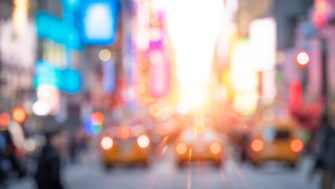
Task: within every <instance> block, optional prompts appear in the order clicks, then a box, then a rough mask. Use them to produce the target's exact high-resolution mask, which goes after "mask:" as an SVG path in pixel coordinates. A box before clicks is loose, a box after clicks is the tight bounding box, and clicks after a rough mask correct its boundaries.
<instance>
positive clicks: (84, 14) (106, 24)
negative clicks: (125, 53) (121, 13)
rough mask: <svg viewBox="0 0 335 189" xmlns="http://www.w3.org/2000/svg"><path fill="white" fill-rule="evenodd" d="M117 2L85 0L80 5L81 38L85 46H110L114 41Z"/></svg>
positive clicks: (115, 0) (114, 0)
mask: <svg viewBox="0 0 335 189" xmlns="http://www.w3.org/2000/svg"><path fill="white" fill-rule="evenodd" d="M118 7H119V4H118V1H117V0H86V1H83V3H82V5H81V19H82V21H81V37H82V41H83V43H85V44H91V45H111V44H113V43H114V42H115V40H116V34H117V33H116V30H117V22H118V9H119V8H118Z"/></svg>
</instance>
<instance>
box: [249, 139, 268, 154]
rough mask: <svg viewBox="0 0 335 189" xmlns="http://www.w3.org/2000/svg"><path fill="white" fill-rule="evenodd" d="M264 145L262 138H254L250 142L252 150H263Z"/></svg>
mask: <svg viewBox="0 0 335 189" xmlns="http://www.w3.org/2000/svg"><path fill="white" fill-rule="evenodd" d="M264 147H265V144H264V142H263V140H261V139H255V140H254V141H252V143H251V149H252V150H253V151H254V152H261V151H262V150H264Z"/></svg>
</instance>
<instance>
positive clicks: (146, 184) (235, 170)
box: [9, 149, 318, 189]
mask: <svg viewBox="0 0 335 189" xmlns="http://www.w3.org/2000/svg"><path fill="white" fill-rule="evenodd" d="M310 166H311V160H309V159H308V158H306V159H304V160H303V161H302V163H301V164H300V166H299V167H298V169H297V170H293V171H292V170H290V169H289V168H286V167H284V166H282V165H280V164H275V163H269V164H266V165H264V166H262V167H259V168H254V167H252V166H251V165H249V164H243V165H240V164H238V163H237V162H235V161H234V160H233V158H229V157H228V158H227V160H226V162H225V164H224V165H223V166H222V168H221V170H218V169H216V168H215V167H214V166H212V165H211V164H205V163H201V164H200V163H194V164H192V165H190V166H187V167H185V168H183V169H179V168H178V167H177V166H175V164H174V158H173V153H172V150H171V149H168V150H167V151H166V153H164V155H162V156H161V157H160V158H159V160H158V159H157V160H154V163H153V164H152V165H151V166H150V167H148V168H144V167H142V166H134V167H130V166H117V167H113V168H112V169H111V170H106V169H104V168H103V167H102V166H101V164H100V162H99V156H98V153H96V152H94V151H91V152H89V153H88V154H85V155H84V156H83V157H82V160H81V161H80V162H79V163H77V164H74V165H67V166H66V167H65V170H64V171H65V173H64V174H63V175H64V177H65V178H64V180H65V183H66V184H65V185H66V186H67V188H69V189H79V188H80V189H111V188H112V189H133V188H134V189H135V188H143V189H171V188H173V189H184V188H186V189H191V188H192V189H204V188H208V189H211V188H213V189H214V188H227V189H262V188H264V189H266V188H271V189H297V188H308V189H316V188H317V187H316V186H317V180H318V178H317V177H316V178H315V179H313V180H312V181H310V182H308V181H307V178H308V177H307V174H308V170H309V168H310ZM33 188H34V183H33V181H32V180H31V179H28V178H27V179H23V180H21V181H19V182H17V181H14V180H13V181H11V182H10V185H9V189H33Z"/></svg>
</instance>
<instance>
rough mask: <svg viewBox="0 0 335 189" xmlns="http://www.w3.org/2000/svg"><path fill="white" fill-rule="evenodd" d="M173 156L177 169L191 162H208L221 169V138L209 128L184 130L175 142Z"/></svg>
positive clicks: (222, 151)
mask: <svg viewBox="0 0 335 189" xmlns="http://www.w3.org/2000/svg"><path fill="white" fill-rule="evenodd" d="M175 155H176V163H177V165H178V167H183V166H184V165H185V164H186V163H188V162H193V161H209V162H213V163H214V165H215V166H216V167H221V165H222V159H223V155H224V142H223V138H222V137H221V135H219V134H218V132H217V131H215V130H214V129H211V128H203V129H199V128H186V129H185V130H184V131H182V132H181V134H180V136H179V137H178V139H177V141H176V144H175Z"/></svg>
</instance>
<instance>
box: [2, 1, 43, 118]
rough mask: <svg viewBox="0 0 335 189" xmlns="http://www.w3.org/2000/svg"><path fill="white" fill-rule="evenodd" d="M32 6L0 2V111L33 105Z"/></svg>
mask: <svg viewBox="0 0 335 189" xmlns="http://www.w3.org/2000/svg"><path fill="white" fill-rule="evenodd" d="M33 5H34V4H33V2H30V1H28V0H23V1H17V0H15V1H1V2H0V72H1V73H0V111H1V112H11V111H12V109H13V108H14V107H15V106H23V107H24V108H25V109H26V110H27V111H28V112H29V109H30V107H29V104H31V102H32V101H33V98H34V92H33V88H32V78H33V68H34V61H35V53H36V41H37V40H36V37H35V36H36V35H35V24H34V19H33V18H32V17H31V14H32V13H33V12H34V7H33Z"/></svg>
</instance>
